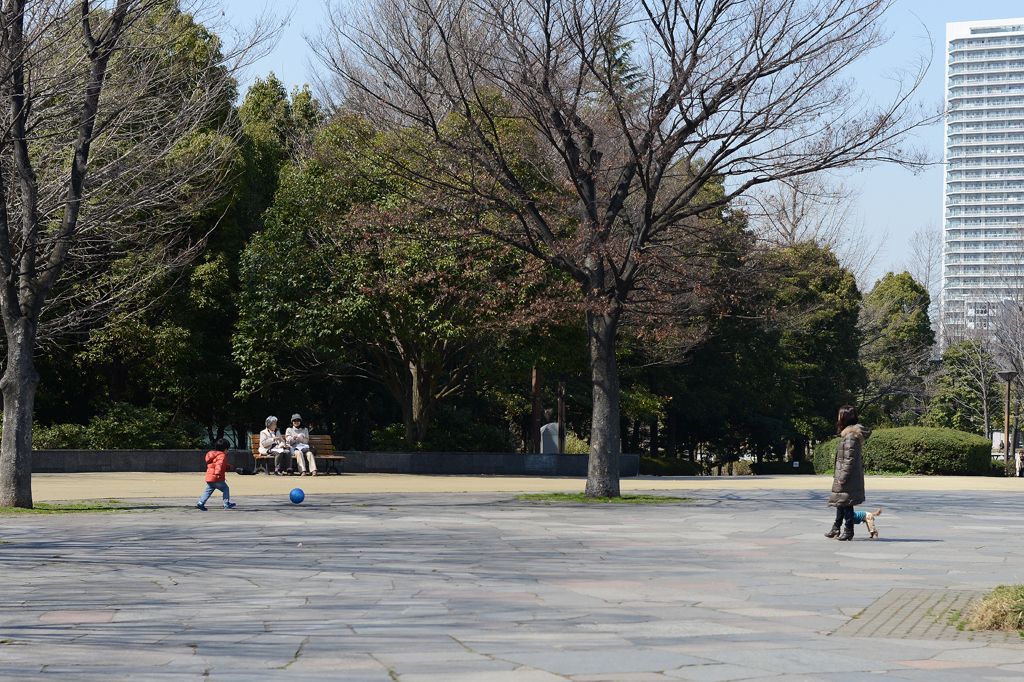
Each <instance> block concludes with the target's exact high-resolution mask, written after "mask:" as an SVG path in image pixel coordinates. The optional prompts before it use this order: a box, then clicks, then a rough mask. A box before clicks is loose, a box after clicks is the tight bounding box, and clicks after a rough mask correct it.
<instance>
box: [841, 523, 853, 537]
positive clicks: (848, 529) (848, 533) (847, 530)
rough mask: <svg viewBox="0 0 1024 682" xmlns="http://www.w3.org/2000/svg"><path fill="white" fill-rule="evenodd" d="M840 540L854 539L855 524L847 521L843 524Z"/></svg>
mask: <svg viewBox="0 0 1024 682" xmlns="http://www.w3.org/2000/svg"><path fill="white" fill-rule="evenodd" d="M839 539H840V540H852V539H853V524H852V523H847V524H846V525H845V526H843V533H842V535H840V536H839Z"/></svg>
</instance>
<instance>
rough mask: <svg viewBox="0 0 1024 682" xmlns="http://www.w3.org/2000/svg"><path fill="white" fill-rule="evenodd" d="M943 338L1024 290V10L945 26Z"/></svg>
mask: <svg viewBox="0 0 1024 682" xmlns="http://www.w3.org/2000/svg"><path fill="white" fill-rule="evenodd" d="M946 46H947V74H948V82H947V90H946V105H947V110H948V111H949V116H948V118H947V120H946V188H945V216H944V225H943V227H944V229H943V234H944V249H943V251H944V253H943V268H942V270H943V273H942V274H943V277H942V302H941V306H942V318H943V319H942V322H943V324H942V329H943V337H944V338H943V342H944V344H945V343H950V342H955V341H956V340H957V338H956V337H958V336H960V334H962V333H970V332H971V331H972V330H975V329H988V328H989V325H990V324H991V323H992V322H994V319H993V317H994V316H995V315H996V313H997V311H998V310H999V309H1000V308H1001V307H1002V305H1003V302H1004V301H1007V300H1014V301H1017V302H1020V301H1021V300H1022V297H1024V269H1022V268H1024V231H1022V228H1024V18H1022V19H1002V20H996V21H969V22H959V23H951V24H946Z"/></svg>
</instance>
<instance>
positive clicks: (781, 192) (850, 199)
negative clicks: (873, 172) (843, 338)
mask: <svg viewBox="0 0 1024 682" xmlns="http://www.w3.org/2000/svg"><path fill="white" fill-rule="evenodd" d="M858 196H859V193H858V192H857V191H856V190H855V189H852V188H850V187H849V185H848V183H847V182H846V181H844V180H842V179H838V178H834V177H832V176H831V175H829V174H827V173H824V172H822V173H811V174H808V175H797V176H794V177H789V178H784V179H781V180H778V181H776V182H772V183H768V184H766V185H763V186H761V187H758V188H756V189H755V190H753V191H752V192H751V193H750V195H749V196H748V197H746V198H745V201H743V204H742V205H743V207H744V211H745V212H746V213H747V214H748V215H749V216H750V218H751V224H752V227H753V228H754V230H755V231H756V232H757V234H758V236H759V237H760V239H761V240H762V241H763V242H764V243H765V244H766V245H767V246H768V247H769V248H787V247H791V246H793V245H795V244H799V243H801V242H814V243H815V244H817V245H819V246H822V247H825V248H827V249H829V250H830V251H831V252H832V253H834V254H835V255H836V257H837V258H838V259H839V262H840V263H841V264H842V266H843V267H844V268H846V269H847V270H849V271H851V272H852V273H853V275H854V277H856V278H857V284H858V286H859V287H860V288H861V290H862V291H863V290H865V289H867V288H868V286H867V285H868V284H869V279H870V277H871V273H872V271H873V270H874V267H875V264H876V263H877V261H878V256H879V254H880V253H881V252H882V250H883V249H884V248H885V244H886V241H888V235H887V234H882V235H880V236H875V235H871V234H869V233H868V231H867V229H866V226H865V225H864V223H863V222H862V221H859V220H858V219H857V217H856V205H857V199H858Z"/></svg>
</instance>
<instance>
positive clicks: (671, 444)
mask: <svg viewBox="0 0 1024 682" xmlns="http://www.w3.org/2000/svg"><path fill="white" fill-rule="evenodd" d="M665 456H666V457H671V458H672V459H675V458H677V457H678V456H679V453H678V452H676V411H675V410H673V409H672V408H669V410H668V413H667V414H666V416H665Z"/></svg>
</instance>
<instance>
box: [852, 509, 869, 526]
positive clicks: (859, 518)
mask: <svg viewBox="0 0 1024 682" xmlns="http://www.w3.org/2000/svg"><path fill="white" fill-rule="evenodd" d="M867 517H868V513H867V512H862V511H859V512H853V522H854V523H864V519H866V518H867Z"/></svg>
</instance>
